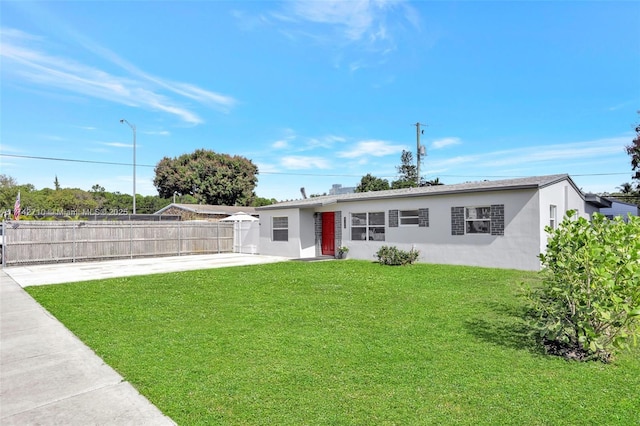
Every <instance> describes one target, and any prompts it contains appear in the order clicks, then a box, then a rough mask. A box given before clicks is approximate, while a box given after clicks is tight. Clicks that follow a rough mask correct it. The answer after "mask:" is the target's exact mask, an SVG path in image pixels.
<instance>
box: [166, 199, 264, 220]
mask: <svg viewBox="0 0 640 426" xmlns="http://www.w3.org/2000/svg"><path fill="white" fill-rule="evenodd" d="M240 212H243V213H246V214H248V215H251V216H255V217H257V213H256V209H255V208H254V207H244V206H211V205H208V204H178V203H173V204H169V205H168V206H167V207H164V208H162V209H160V210H158V211H157V212H155V213H154V214H156V215H179V216H180V217H181V218H182V220H209V221H212V222H216V221H219V220H220V219H224V218H225V217H229V216H231V215H232V214H235V213H240Z"/></svg>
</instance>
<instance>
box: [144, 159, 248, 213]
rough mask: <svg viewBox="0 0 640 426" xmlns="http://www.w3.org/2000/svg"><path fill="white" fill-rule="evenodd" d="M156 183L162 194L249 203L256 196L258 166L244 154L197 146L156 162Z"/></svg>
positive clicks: (217, 202) (212, 201) (227, 203)
mask: <svg viewBox="0 0 640 426" xmlns="http://www.w3.org/2000/svg"><path fill="white" fill-rule="evenodd" d="M155 172H156V177H155V179H154V180H153V184H154V185H155V187H156V188H157V189H158V193H159V194H160V196H161V197H164V198H169V197H172V196H173V194H174V193H175V194H178V195H187V194H189V195H192V196H194V197H195V198H196V199H197V200H198V201H200V202H204V203H207V204H214V205H223V206H233V205H241V206H247V205H250V204H251V202H252V201H253V198H254V197H255V193H254V189H255V187H256V183H257V180H258V178H257V174H258V168H257V167H256V165H255V164H253V163H252V162H251V160H249V159H247V158H244V157H241V156H237V155H235V156H230V155H228V154H218V153H216V152H214V151H211V150H206V149H198V150H196V151H194V152H193V153H191V154H183V155H181V156H179V157H176V158H168V157H164V158H163V159H162V160H160V162H159V163H158V164H157V165H156V168H155Z"/></svg>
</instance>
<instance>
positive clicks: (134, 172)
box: [120, 118, 136, 214]
mask: <svg viewBox="0 0 640 426" xmlns="http://www.w3.org/2000/svg"><path fill="white" fill-rule="evenodd" d="M120 122H121V123H127V124H128V125H129V127H131V130H133V214H136V125H135V124H131V123H129V122H128V121H127V120H125V119H124V118H123V119H122V120H120Z"/></svg>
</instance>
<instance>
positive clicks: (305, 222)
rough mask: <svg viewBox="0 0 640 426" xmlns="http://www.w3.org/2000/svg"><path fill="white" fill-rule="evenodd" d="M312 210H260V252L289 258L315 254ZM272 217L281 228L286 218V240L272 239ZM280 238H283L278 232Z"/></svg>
mask: <svg viewBox="0 0 640 426" xmlns="http://www.w3.org/2000/svg"><path fill="white" fill-rule="evenodd" d="M313 213H314V212H313V210H299V209H281V210H280V209H279V210H263V211H260V247H259V250H260V254H264V255H271V256H284V257H291V258H301V257H314V256H315V251H316V250H315V231H314V216H313ZM274 218H276V219H275V220H276V223H277V224H278V225H279V226H280V230H282V229H283V228H282V218H287V220H286V222H287V233H288V235H287V239H286V241H279V240H274V232H273V231H274ZM280 239H283V237H282V234H280Z"/></svg>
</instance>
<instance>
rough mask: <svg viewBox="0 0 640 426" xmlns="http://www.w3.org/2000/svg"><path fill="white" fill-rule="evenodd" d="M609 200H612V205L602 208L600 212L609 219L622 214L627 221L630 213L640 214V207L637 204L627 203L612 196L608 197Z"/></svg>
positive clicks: (632, 214) (633, 214)
mask: <svg viewBox="0 0 640 426" xmlns="http://www.w3.org/2000/svg"><path fill="white" fill-rule="evenodd" d="M607 200H608V201H610V202H611V205H610V206H609V207H606V208H601V209H600V213H602V214H603V215H605V216H607V217H608V218H609V219H612V218H613V217H614V216H622V217H623V218H624V219H625V221H626V220H628V218H627V217H628V216H629V215H631V216H640V208H639V207H638V205H637V204H632V203H626V202H624V201H620V200H618V199H616V198H612V197H607Z"/></svg>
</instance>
